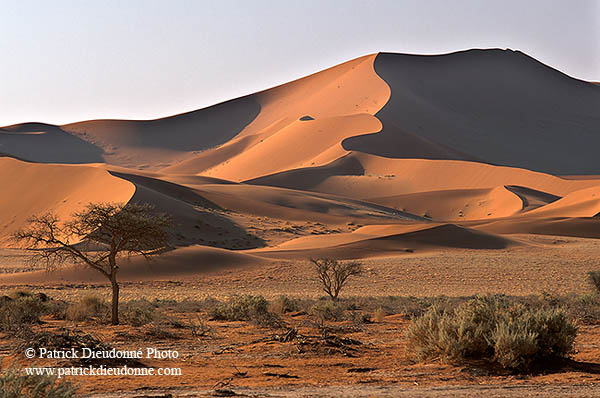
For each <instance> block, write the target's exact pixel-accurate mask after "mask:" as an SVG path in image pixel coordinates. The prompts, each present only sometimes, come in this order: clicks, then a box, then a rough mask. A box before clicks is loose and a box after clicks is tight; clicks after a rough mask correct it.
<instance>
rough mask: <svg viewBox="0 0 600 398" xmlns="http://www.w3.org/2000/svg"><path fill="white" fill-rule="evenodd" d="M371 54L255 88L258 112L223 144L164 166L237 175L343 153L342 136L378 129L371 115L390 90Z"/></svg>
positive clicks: (236, 177) (268, 171) (220, 175)
mask: <svg viewBox="0 0 600 398" xmlns="http://www.w3.org/2000/svg"><path fill="white" fill-rule="evenodd" d="M374 59H375V55H369V56H365V57H361V58H357V59H355V60H352V61H349V62H346V63H343V64H341V65H337V66H335V67H333V68H330V69H327V70H325V71H322V72H319V73H316V74H314V75H311V76H308V77H305V78H302V79H299V80H296V81H293V82H291V83H287V84H284V85H282V86H279V87H275V88H273V89H269V90H266V91H263V92H260V93H257V94H255V96H254V98H255V99H256V101H257V102H258V103H260V106H261V111H260V113H259V115H258V116H257V117H256V119H254V120H253V121H252V123H250V124H249V125H248V126H247V127H246V128H245V129H244V130H243V131H242V132H241V133H240V134H239V135H238V136H236V137H235V138H234V139H233V140H231V141H229V142H228V143H227V144H225V145H222V146H220V147H218V148H216V149H213V150H211V151H207V152H205V153H202V154H200V155H198V156H196V157H195V158H192V159H190V160H187V161H184V162H182V163H180V164H179V165H175V166H172V167H169V168H165V169H163V170H162V172H164V173H178V174H203V175H209V176H214V177H218V178H225V179H230V180H235V181H241V180H245V179H250V178H253V177H257V176H261V175H265V174H271V173H273V172H278V171H283V170H290V169H293V168H297V167H303V166H309V165H321V164H325V163H328V162H331V161H332V160H334V159H336V158H338V157H340V156H342V155H343V154H345V153H347V152H346V151H345V150H344V149H343V148H342V147H341V142H342V141H343V140H344V139H345V138H347V137H351V136H354V135H360V134H367V133H373V132H376V131H379V130H380V129H381V124H380V122H379V120H378V119H377V118H375V117H373V116H372V115H373V114H375V113H376V112H377V111H378V110H380V109H381V107H382V106H383V105H384V104H385V103H386V101H387V100H388V98H389V95H390V90H389V87H388V86H387V84H386V83H385V82H384V81H383V80H381V78H379V76H377V74H375V71H374V70H373V61H374Z"/></svg>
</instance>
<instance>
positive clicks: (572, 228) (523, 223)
mask: <svg viewBox="0 0 600 398" xmlns="http://www.w3.org/2000/svg"><path fill="white" fill-rule="evenodd" d="M470 226H471V227H472V228H476V229H478V230H480V231H485V232H489V233H493V234H502V235H507V234H537V235H551V236H575V237H582V238H595V239H600V219H599V218H565V217H550V218H543V217H540V218H518V219H504V220H497V221H492V222H489V223H484V224H479V225H477V224H473V225H470Z"/></svg>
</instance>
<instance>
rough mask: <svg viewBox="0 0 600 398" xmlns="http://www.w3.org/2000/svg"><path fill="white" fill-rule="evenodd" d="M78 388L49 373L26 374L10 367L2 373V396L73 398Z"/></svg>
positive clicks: (0, 390) (9, 397) (0, 391)
mask: <svg viewBox="0 0 600 398" xmlns="http://www.w3.org/2000/svg"><path fill="white" fill-rule="evenodd" d="M75 392H76V388H75V386H74V385H73V384H71V383H70V382H68V381H65V380H64V379H62V380H58V379H57V378H56V377H53V376H48V375H26V374H25V373H24V372H23V371H22V370H20V369H16V368H9V369H7V370H5V371H3V372H2V373H0V398H71V397H73V394H75Z"/></svg>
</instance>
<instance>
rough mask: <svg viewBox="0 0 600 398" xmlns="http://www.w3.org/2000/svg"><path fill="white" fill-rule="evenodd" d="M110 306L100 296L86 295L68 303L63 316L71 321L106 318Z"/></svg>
mask: <svg viewBox="0 0 600 398" xmlns="http://www.w3.org/2000/svg"><path fill="white" fill-rule="evenodd" d="M109 310H110V308H109V306H108V304H107V303H106V301H104V300H103V299H102V297H99V296H95V295H86V296H84V297H83V298H82V299H81V301H79V302H77V303H73V304H70V305H69V306H68V307H67V309H66V310H65V316H66V318H67V319H69V320H71V321H78V322H80V321H88V320H92V319H102V320H105V319H108V312H109Z"/></svg>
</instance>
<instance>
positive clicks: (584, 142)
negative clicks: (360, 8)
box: [343, 49, 600, 174]
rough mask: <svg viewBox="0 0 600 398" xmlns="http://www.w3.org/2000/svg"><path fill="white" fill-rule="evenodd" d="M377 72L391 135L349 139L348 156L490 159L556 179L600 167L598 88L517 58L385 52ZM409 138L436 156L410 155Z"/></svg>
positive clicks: (497, 53)
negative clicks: (386, 90) (387, 92)
mask: <svg viewBox="0 0 600 398" xmlns="http://www.w3.org/2000/svg"><path fill="white" fill-rule="evenodd" d="M374 67H375V71H376V72H377V74H378V75H379V76H381V78H382V79H384V80H385V81H386V83H387V84H389V85H390V87H391V91H392V93H391V98H390V100H389V101H388V103H387V104H386V105H385V106H384V107H383V109H381V111H379V112H378V113H377V114H376V116H377V118H379V120H381V122H382V123H383V130H382V131H381V132H378V133H376V134H370V135H363V136H358V137H353V138H348V139H346V140H345V141H344V142H343V146H344V148H345V149H347V150H353V151H362V152H367V153H371V154H375V155H380V156H386V157H392V158H415V157H419V158H429V159H458V160H480V161H484V162H487V163H491V164H498V165H506V166H513V167H522V168H527V169H530V170H536V171H544V172H549V173H552V174H597V173H598V170H599V169H600V161H599V160H598V159H599V158H598V156H597V151H596V148H597V147H598V146H600V114H599V113H598V109H600V87H598V86H597V85H594V84H590V83H588V82H584V81H581V80H576V79H573V78H571V77H569V76H567V75H565V74H563V73H560V72H558V71H556V70H554V69H552V68H550V67H548V66H546V65H544V64H542V63H540V62H538V61H536V60H535V59H533V58H531V57H529V56H527V55H525V54H523V53H521V52H519V51H511V50H498V49H490V50H468V51H462V52H457V53H452V54H446V55H436V56H421V55H405V54H390V53H380V54H378V56H377V58H376V59H375V63H374ZM407 135H411V136H413V137H417V138H418V139H419V140H421V141H422V142H426V143H428V145H429V147H430V148H432V149H435V150H431V152H430V153H427V151H424V150H422V149H421V148H419V147H418V146H415V150H413V149H412V148H407V147H406V145H404V143H405V142H406V140H407V138H406V137H407ZM440 148H443V149H440ZM572 154H577V155H576V156H572Z"/></svg>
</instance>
